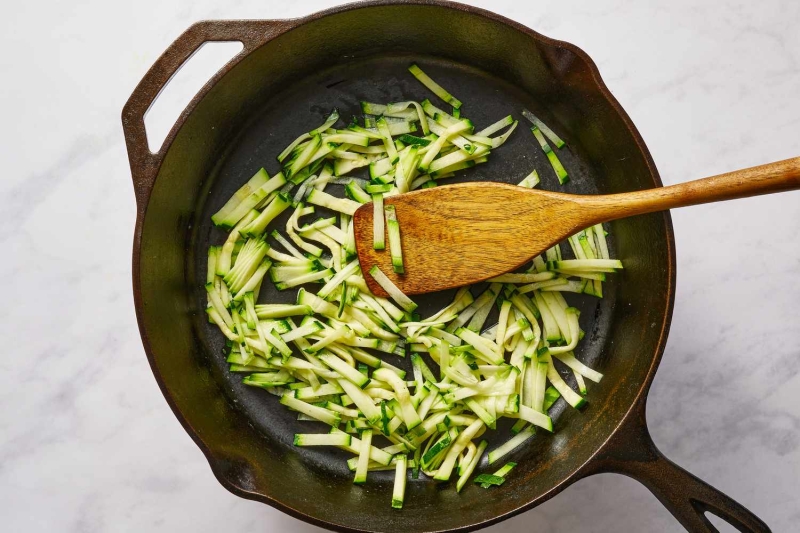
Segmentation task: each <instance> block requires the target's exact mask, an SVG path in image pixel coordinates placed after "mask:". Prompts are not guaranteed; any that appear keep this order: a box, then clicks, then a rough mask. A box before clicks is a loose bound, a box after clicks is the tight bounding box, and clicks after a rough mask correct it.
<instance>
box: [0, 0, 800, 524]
mask: <svg viewBox="0 0 800 533" xmlns="http://www.w3.org/2000/svg"><path fill="white" fill-rule="evenodd" d="M335 3H336V2H334V1H322V0H317V1H305V2H276V1H272V0H266V1H260V2H256V1H251V0H240V1H231V2H211V1H208V0H198V1H195V2H191V3H189V2H157V1H155V0H140V1H138V2H127V3H117V2H101V1H99V0H86V1H84V2H79V3H75V2H57V1H55V0H45V1H38V2H37V1H34V2H14V3H11V4H9V5H7V6H5V9H4V14H3V16H2V17H0V45H1V46H0V80H2V83H0V117H2V118H3V126H4V127H3V128H2V129H0V161H2V171H3V176H2V179H0V201H1V202H2V212H3V214H4V221H5V224H3V226H2V227H0V243H1V244H2V247H3V254H2V260H0V275H1V277H0V279H2V280H3V281H2V295H3V296H4V300H5V302H6V304H5V305H4V310H3V311H0V316H1V317H2V320H0V332H1V333H2V338H3V341H4V348H5V356H4V357H3V358H2V359H1V360H0V405H2V406H3V408H2V410H0V521H2V523H3V526H2V530H3V531H9V532H54V531H64V532H68V533H91V532H106V531H114V532H124V531H131V532H134V531H135V532H141V531H152V532H170V533H173V532H183V531H186V532H189V531H192V532H195V531H220V530H223V531H230V532H238V531H287V532H293V533H301V532H312V531H321V530H320V529H318V528H315V527H312V526H308V525H306V524H304V523H301V522H299V521H297V520H295V519H293V518H290V517H288V516H286V515H283V514H281V513H280V512H278V511H275V510H273V509H271V508H269V507H267V506H264V505H261V504H257V503H253V502H249V501H245V500H241V499H238V498H236V497H234V496H232V495H230V494H229V493H228V492H226V491H225V490H224V489H223V488H222V487H221V486H220V485H219V484H218V483H217V481H216V480H215V479H214V477H213V475H212V474H211V472H210V470H209V468H208V466H207V464H206V462H205V460H204V459H203V457H202V454H201V453H200V451H199V450H198V449H197V448H196V447H195V445H194V444H193V443H192V441H191V440H190V439H189V437H188V436H187V435H186V434H185V433H184V431H183V430H182V429H181V427H180V425H179V424H178V423H177V422H176V421H175V419H174V417H173V415H172V414H171V412H170V411H169V409H168V407H167V405H166V403H165V402H164V400H163V399H162V397H161V395H160V393H159V391H158V388H157V387H156V384H155V381H154V380H153V378H152V375H151V373H150V370H149V367H148V365H147V362H146V359H145V357H144V354H143V351H142V347H141V344H140V340H139V336H138V331H137V328H136V323H135V317H134V312H133V303H132V297H131V291H130V247H131V233H132V228H133V223H134V200H133V191H132V187H131V185H130V179H129V172H128V167H127V159H126V154H125V148H124V143H123V139H122V133H121V128H120V121H119V115H120V111H121V109H122V105H123V103H124V101H125V100H126V99H127V97H128V95H129V94H130V92H131V90H132V89H133V87H134V86H135V84H136V83H137V82H138V80H139V79H140V78H141V76H142V75H143V74H144V72H145V71H146V69H147V68H148V67H149V65H150V64H152V62H153V61H154V59H155V58H156V57H157V56H158V54H160V53H161V51H163V49H164V48H165V47H166V46H167V45H168V44H169V43H170V42H171V40H172V39H173V38H174V37H176V36H177V35H178V34H179V33H180V32H181V31H182V30H183V29H185V28H186V27H187V26H188V25H189V24H190V23H192V22H194V21H196V20H200V19H204V18H281V17H292V16H300V15H303V14H307V13H310V12H312V11H315V10H318V9H321V8H325V7H329V6H331V5H334V4H335ZM468 3H470V4H474V5H479V6H481V7H486V8H489V9H492V10H494V11H497V12H499V13H501V14H503V15H506V16H508V17H510V18H512V19H515V20H518V21H520V22H522V23H523V24H526V25H528V26H530V27H532V28H534V29H536V30H539V31H540V32H542V33H544V34H546V35H549V36H552V37H556V38H559V39H564V40H567V41H571V42H573V43H575V44H577V45H579V46H581V47H582V48H583V49H584V50H586V51H587V52H588V53H589V54H590V55H591V56H592V57H593V58H594V60H595V61H596V62H597V64H598V65H599V68H600V71H601V73H602V74H603V76H604V78H605V80H606V81H607V83H608V85H609V87H610V88H611V90H612V92H613V93H614V94H615V95H616V96H617V98H618V99H619V100H620V101H621V102H622V104H623V105H624V106H625V108H626V109H627V111H628V112H629V113H630V115H631V117H632V118H633V120H634V122H635V123H636V124H637V126H638V127H639V129H640V131H641V133H642V135H643V137H644V138H645V140H646V142H647V143H648V146H649V147H650V149H651V151H652V153H653V156H654V158H655V161H656V163H657V165H658V167H659V170H660V171H661V173H662V176H663V178H664V181H665V182H666V183H668V184H669V183H675V182H678V181H682V180H686V179H691V178H696V177H702V176H706V175H710V174H713V173H718V172H723V171H725V170H731V169H735V168H740V167H744V166H748V165H755V164H759V163H764V162H768V161H772V160H777V159H783V158H787V157H791V156H797V155H800V143H798V140H797V139H798V134H797V132H798V131H800V98H798V95H800V32H798V31H797V27H798V22H800V3H798V2H795V1H792V0H768V1H762V2H752V1H744V0H713V1H708V2H692V1H689V0H672V1H669V2H666V1H655V0H646V1H639V2H636V1H633V0H596V1H594V2H581V1H579V0H561V1H550V2H522V1H511V0H495V1H492V2H489V1H485V0H481V1H471V2H468ZM654 58H656V59H655V60H654ZM174 113H175V114H177V113H178V109H177V108H176V109H175V110H174ZM168 119H169V118H167V119H165V120H168ZM799 206H800V193H797V192H795V193H789V194H784V195H778V196H771V197H763V198H756V199H751V200H747V201H743V202H738V203H727V204H718V205H711V206H705V207H695V208H689V209H684V210H681V211H678V212H675V213H674V215H673V217H674V222H675V231H676V238H677V252H678V263H679V268H678V287H677V301H676V306H675V318H674V323H673V327H672V334H671V336H670V339H669V343H668V345H667V350H666V354H665V356H664V359H663V363H662V364H661V368H660V370H659V373H658V376H657V377H656V380H655V383H654V385H653V389H652V393H651V395H650V401H649V404H648V417H649V420H650V426H651V429H652V433H653V437H654V439H655V441H656V443H657V444H658V445H659V447H660V448H661V449H662V450H663V451H664V452H665V453H666V454H667V455H668V456H669V457H670V458H672V459H673V460H675V461H676V462H678V463H679V464H681V465H682V466H684V467H686V468H687V469H689V470H690V471H692V472H694V473H695V474H697V475H698V476H699V477H701V478H703V479H706V480H708V481H709V482H710V483H712V484H714V485H715V486H717V487H719V488H720V489H722V490H724V491H726V492H727V493H728V494H730V495H731V496H733V497H734V498H735V499H738V500H739V501H741V502H743V503H745V504H746V505H747V506H749V507H750V508H751V509H752V510H754V511H755V512H756V513H757V514H759V515H760V516H761V517H762V518H763V519H764V520H766V521H767V522H768V523H769V524H770V525H771V526H772V528H773V530H774V531H776V532H783V531H786V532H788V531H796V530H797V529H798V528H797V523H798V521H800V498H799V497H798V495H797V494H798V489H800V482H798V479H800V322H799V321H798V320H797V316H798V312H800V281H798V275H797V272H798V270H800V246H798V230H800V207H799ZM98 250H102V253H99V252H98ZM487 531H491V532H493V533H499V532H520V533H522V532H529V531H550V532H553V531H571V532H584V531H586V532H595V533H603V532H619V531H624V532H628V531H631V532H635V531H649V532H677V531H681V528H680V527H679V526H678V524H677V522H675V521H674V519H673V518H672V517H671V515H669V513H668V512H667V511H666V510H664V509H663V508H662V507H661V505H660V504H659V503H658V502H657V500H656V499H655V498H654V497H653V496H651V495H650V493H648V492H647V491H646V489H644V488H643V487H642V486H640V485H638V484H637V483H636V482H635V481H633V480H630V479H627V478H624V477H622V476H615V475H603V476H597V477H593V478H590V479H586V480H584V481H581V482H579V483H577V484H576V485H574V486H573V487H571V488H569V489H567V490H566V491H565V492H564V493H563V494H561V495H560V496H558V497H556V498H555V499H553V500H551V501H549V502H547V503H545V504H544V505H542V506H540V507H539V508H537V509H535V510H533V511H531V512H528V513H525V514H523V515H521V516H519V517H516V518H514V519H511V520H509V521H507V522H504V523H502V524H500V525H498V526H495V527H494V528H490V529H488V530H487Z"/></svg>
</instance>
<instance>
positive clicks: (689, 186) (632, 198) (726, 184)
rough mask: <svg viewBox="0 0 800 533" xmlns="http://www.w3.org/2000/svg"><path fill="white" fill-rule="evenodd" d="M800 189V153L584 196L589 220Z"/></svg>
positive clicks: (602, 219)
mask: <svg viewBox="0 0 800 533" xmlns="http://www.w3.org/2000/svg"><path fill="white" fill-rule="evenodd" d="M795 189H800V157H795V158H792V159H786V160H784V161H777V162H775V163H769V164H767V165H760V166H757V167H751V168H745V169H742V170H737V171H734V172H728V173H726V174H720V175H718V176H712V177H710V178H704V179H700V180H696V181H689V182H686V183H680V184H678V185H671V186H669V187H661V188H658V189H647V190H644V191H635V192H628V193H623V194H609V195H600V196H582V197H581V199H582V200H583V199H584V198H585V199H586V203H585V207H587V208H589V209H587V210H586V212H585V216H586V217H587V218H588V219H590V220H587V221H586V222H589V223H597V222H606V221H609V220H614V219H617V218H623V217H629V216H633V215H641V214H644V213H652V212H655V211H664V210H667V209H672V208H674V207H685V206H689V205H697V204H705V203H709V202H720V201H723V200H734V199H736V198H746V197H748V196H757V195H759V194H770V193H773V192H783V191H791V190H795Z"/></svg>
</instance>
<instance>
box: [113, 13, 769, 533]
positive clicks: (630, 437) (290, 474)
mask: <svg viewBox="0 0 800 533" xmlns="http://www.w3.org/2000/svg"><path fill="white" fill-rule="evenodd" d="M210 41H241V42H242V43H243V44H244V49H243V50H242V52H241V53H240V54H239V55H237V56H236V57H235V58H234V59H233V60H231V61H230V62H229V63H228V64H227V65H226V66H225V67H224V68H222V69H221V70H220V71H219V72H218V73H217V74H216V75H215V76H214V78H213V79H212V80H210V81H209V82H208V83H207V84H206V85H205V86H204V87H203V88H202V90H201V91H200V92H199V93H198V94H197V96H196V97H195V98H194V100H193V101H192V102H191V103H190V104H189V106H188V107H187V108H186V110H185V111H184V112H183V114H182V115H181V116H180V118H179V119H178V121H177V123H176V124H175V126H174V127H173V128H172V131H171V132H170V134H169V136H168V138H167V140H166V142H165V143H164V146H163V147H162V148H161V149H160V150H159V151H158V152H157V153H151V152H150V151H149V150H148V147H147V139H146V134H145V128H144V122H143V117H144V115H145V113H146V111H147V110H148V108H149V106H150V105H151V103H152V102H153V100H154V99H155V98H156V96H157V95H158V93H159V91H160V90H161V89H162V88H163V86H164V85H166V83H167V82H168V81H169V79H170V77H171V76H172V75H173V74H174V73H175V72H176V71H177V70H178V68H180V66H181V64H182V63H183V62H184V61H185V60H186V59H187V58H189V57H190V56H191V55H192V53H193V52H195V51H196V50H197V49H198V48H199V47H200V46H202V45H203V43H206V42H210ZM411 61H417V62H419V63H420V64H421V65H422V66H423V68H424V69H425V70H426V71H429V72H430V74H431V75H432V76H433V77H434V78H435V79H436V80H439V81H441V83H442V84H443V85H444V86H446V87H448V88H451V90H452V91H453V92H454V93H455V94H456V95H457V96H458V97H459V98H460V99H462V100H463V101H464V102H465V107H464V112H465V114H466V115H467V116H469V117H470V118H471V119H473V121H475V123H476V124H477V125H479V126H481V127H482V126H483V125H486V124H488V123H489V122H490V121H494V120H496V119H497V118H499V117H502V116H505V115H507V114H509V113H514V114H515V115H517V116H518V114H519V110H520V109H521V107H522V106H527V107H528V108H530V109H532V110H534V112H536V113H537V114H538V115H540V116H542V117H543V118H544V119H545V121H546V122H547V123H548V124H551V125H553V127H554V129H556V130H557V131H558V132H559V133H560V134H562V136H563V137H564V138H565V139H567V140H568V143H569V149H568V150H566V151H563V150H562V152H561V154H562V155H560V157H562V158H563V160H564V164H565V166H566V167H567V168H568V169H569V170H570V173H571V175H572V181H571V182H570V183H569V185H568V186H567V187H566V188H565V189H560V190H565V191H566V192H577V193H588V194H591V193H614V192H623V191H629V190H635V189H643V188H649V187H658V186H661V180H660V179H659V177H658V173H657V171H656V169H655V166H654V164H653V161H652V159H651V157H650V154H649V153H648V151H647V148H646V147H645V145H644V142H643V141H642V139H641V137H640V136H639V134H638V132H637V131H636V128H635V127H634V126H633V124H632V123H631V121H630V119H629V118H628V116H627V115H626V114H625V112H624V111H623V109H622V108H621V107H620V105H619V104H618V103H617V101H616V100H615V99H614V98H613V96H612V95H611V94H610V93H609V91H608V89H607V88H606V86H605V85H604V84H603V82H602V80H601V79H600V75H599V73H598V71H597V68H596V67H595V65H594V63H593V62H592V61H591V59H589V57H588V56H587V55H586V54H585V53H584V52H583V51H581V50H579V49H578V48H576V47H575V46H573V45H570V44H567V43H563V42H560V41H554V40H552V39H548V38H546V37H543V36H541V35H539V34H538V33H536V32H533V31H531V30H530V29H528V28H525V27H523V26H521V25H519V24H516V23H515V22H513V21H510V20H508V19H505V18H503V17H500V16H497V15H495V14H492V13H489V12H487V11H483V10H480V9H475V8H472V7H467V6H464V5H460V4H453V3H448V2H441V1H420V0H414V1H405V2H399V1H375V2H366V3H361V4H350V5H346V6H342V7H339V8H335V9H332V10H328V11H324V12H321V13H317V14H314V15H311V16H309V17H306V18H302V19H295V20H261V21H211V22H201V23H198V24H196V25H194V26H192V27H191V28H189V29H188V30H187V31H186V32H185V33H184V34H183V35H181V36H180V37H179V38H178V40H177V41H175V42H174V43H173V44H172V45H171V46H170V47H169V48H168V49H167V51H166V52H165V53H164V54H163V55H162V56H161V57H160V58H159V59H158V61H156V63H155V65H154V66H153V67H152V68H151V69H150V71H149V72H148V73H147V74H146V75H145V77H144V79H143V80H142V81H141V83H140V84H139V85H138V86H137V88H136V89H135V91H134V92H133V95H132V96H131V97H130V100H129V101H128V102H127V104H126V105H125V108H124V110H123V114H122V120H123V126H124V130H125V139H126V142H127V147H128V153H129V158H130V164H131V171H132V174H133V182H134V188H135V192H136V200H137V208H138V211H137V213H138V217H137V222H136V232H135V236H134V246H133V289H134V296H135V303H136V312H137V317H138V320H139V328H140V331H141V335H142V341H143V343H144V347H145V351H146V352H147V357H148V359H149V361H150V365H151V367H152V369H153V373H154V374H155V377H156V380H157V381H158V384H159V386H160V387H161V390H162V392H163V394H164V396H165V398H166V399H167V402H168V403H169V405H170V407H171V408H172V410H173V411H174V412H175V415H176V416H177V417H178V419H179V420H180V422H181V423H182V424H183V426H184V428H185V429H186V431H187V432H188V433H189V434H190V435H191V436H192V438H193V439H194V440H195V442H196V443H197V445H198V446H199V447H200V448H201V449H202V450H203V453H205V455H206V457H207V458H208V461H209V463H210V465H211V468H212V470H213V472H214V474H215V475H216V476H217V478H218V479H219V481H220V483H222V484H223V486H225V488H227V489H228V490H230V491H231V492H233V493H234V494H237V495H239V496H242V497H244V498H250V499H254V500H258V501H262V502H265V503H268V504H270V505H273V506H275V507H277V508H279V509H281V510H282V511H285V512H287V513H289V514H291V515H293V516H295V517H297V518H300V519H302V520H305V521H308V522H311V523H314V524H317V525H320V526H323V527H328V528H332V529H336V530H342V531H404V532H416V531H467V530H474V529H478V528H480V527H485V526H487V525H489V524H492V523H495V522H498V521H500V520H503V519H505V518H508V517H510V516H512V515H514V514H516V513H520V512H522V511H524V510H526V509H530V508H532V507H534V506H536V505H538V504H540V503H542V502H543V501H545V500H547V499H548V498H551V497H553V496H554V495H556V494H557V493H558V492H560V491H561V490H563V489H564V488H565V487H567V486H568V485H569V484H571V483H574V482H575V481H577V480H578V479H581V478H583V477H585V476H589V475H592V474H596V473H599V472H616V473H621V474H625V475H628V476H631V477H633V478H634V479H637V480H639V481H640V482H641V483H643V484H644V485H645V486H646V487H647V488H648V489H650V490H651V491H652V492H653V494H655V495H656V497H657V498H658V499H659V500H661V502H662V503H663V504H664V505H665V506H666V507H667V508H668V509H669V510H670V512H672V513H673V515H675V517H676V518H677V519H678V520H679V521H680V522H681V524H683V525H684V527H686V528H687V529H688V530H690V531H716V529H715V528H714V527H713V526H712V524H711V523H710V522H709V521H708V520H707V519H706V517H705V516H704V513H705V512H711V513H714V514H716V515H718V516H720V517H722V518H724V519H725V520H727V521H728V522H730V523H731V524H732V525H734V527H736V528H738V529H739V530H741V531H755V532H765V531H769V528H768V527H767V526H766V525H765V524H764V523H763V522H762V521H761V520H759V519H758V518H757V517H756V516H754V515H753V514H752V513H751V512H749V511H748V510H747V509H745V508H744V507H742V506H741V505H740V504H738V503H737V502H735V501H734V500H732V499H731V498H729V497H728V496H725V495H724V494H722V493H721V492H719V491H717V490H716V489H714V488H712V487H711V486H709V485H707V484H706V483H704V482H702V481H701V480H699V479H697V478H696V477H694V476H693V475H691V474H689V473H688V472H686V471H684V470H683V469H681V468H680V467H678V466H676V465H675V464H674V463H672V462H670V461H669V460H668V459H666V458H665V457H664V456H663V455H662V454H661V453H660V452H659V451H658V449H657V448H656V447H655V445H654V444H653V442H652V440H651V439H650V435H649V433H648V431H647V426H646V423H645V400H646V397H647V392H648V389H649V387H650V384H651V382H652V379H653V375H654V374H655V371H656V367H657V366H658V363H659V360H660V358H661V354H662V351H663V349H664V344H665V342H666V338H667V331H668V329H669V324H670V318H671V312H672V305H673V297H674V287H675V250H674V240H673V234H672V225H671V222H670V218H669V214H667V213H662V214H654V215H647V216H641V217H636V218H633V219H627V220H620V221H617V222H614V223H613V224H612V234H613V237H614V242H613V246H614V248H615V253H616V255H617V257H619V258H621V259H622V260H623V261H624V263H625V267H626V268H625V271H624V272H623V273H621V274H620V275H618V276H616V277H615V280H614V281H612V282H611V283H609V284H607V287H606V293H607V296H606V298H605V299H603V300H601V301H598V300H592V299H590V298H588V297H587V298H582V299H581V301H582V303H581V304H580V305H581V306H582V309H583V313H582V315H581V320H582V327H583V329H584V330H585V331H587V332H588V335H587V338H586V339H585V340H584V343H583V344H584V347H583V349H582V351H581V352H580V353H579V356H580V357H582V358H583V359H584V360H586V361H587V362H588V363H589V364H591V365H593V366H595V367H596V368H598V369H600V370H601V371H602V372H603V373H604V374H605V379H604V380H603V381H602V383H601V384H599V385H596V386H593V387H592V388H591V389H590V391H589V402H590V403H589V407H588V408H587V409H585V410H584V411H583V412H576V411H574V410H572V409H564V406H563V405H561V404H563V401H561V404H557V406H556V408H555V409H556V415H555V416H556V433H555V434H554V435H542V434H540V435H538V436H537V437H536V438H535V439H534V440H533V443H532V444H531V445H530V446H528V447H527V448H526V449H525V450H523V451H520V452H518V453H517V454H516V455H515V457H514V459H515V460H517V462H518V463H519V466H518V467H517V469H516V470H515V472H514V475H513V476H511V477H510V478H509V479H508V481H507V482H506V483H505V484H504V485H503V486H502V487H500V488H497V489H493V490H492V491H491V492H485V491H484V490H483V489H481V488H478V487H474V486H471V487H467V488H466V489H465V490H464V491H463V492H462V493H461V494H456V492H455V491H454V490H453V488H452V486H450V485H448V486H445V487H442V486H440V485H437V484H436V483H434V482H432V481H430V480H422V479H420V480H416V481H410V482H409V485H408V489H407V493H408V494H407V497H406V505H405V508H404V509H403V510H402V511H393V510H392V509H390V507H389V502H390V493H391V488H390V487H391V476H392V474H391V473H385V474H386V475H374V476H373V475H371V476H370V478H371V479H370V483H368V484H367V485H365V486H364V487H357V486H354V485H353V484H352V482H351V481H352V479H351V478H352V474H351V473H350V472H348V471H346V469H345V467H344V465H343V461H342V458H343V456H342V455H341V454H339V453H336V452H330V451H326V450H310V449H297V448H294V447H292V444H291V443H292V435H293V434H294V433H295V432H297V431H308V430H309V426H308V423H307V422H303V423H300V422H297V421H296V420H295V419H294V416H292V415H291V414H290V413H288V412H287V411H286V410H285V409H283V408H282V407H281V406H279V405H278V404H277V401H276V398H275V397H273V396H271V395H269V394H266V393H264V392H263V391H260V390H252V389H251V388H248V387H244V386H242V385H241V383H240V380H239V379H238V378H236V377H232V376H231V375H230V374H229V373H228V372H227V370H226V365H225V363H224V357H223V355H222V353H221V350H222V336H221V335H220V334H219V333H218V332H217V331H216V330H215V328H212V327H210V326H209V324H208V323H207V322H206V321H205V313H203V308H204V307H205V293H204V290H203V287H202V284H203V282H204V279H205V254H206V250H207V247H208V244H209V243H217V242H219V241H220V240H221V239H222V237H223V236H222V234H221V233H219V232H218V230H216V229H214V228H212V226H211V224H210V220H209V215H210V214H211V213H212V212H214V211H215V210H216V209H218V208H219V206H220V205H222V203H223V202H224V201H225V200H226V199H227V198H228V197H229V196H230V195H231V193H232V192H233V191H234V190H235V189H236V188H237V187H239V185H240V184H241V183H243V182H244V181H245V180H246V179H247V178H249V177H250V176H251V175H252V174H253V173H254V172H255V170H257V169H258V168H259V167H261V166H262V165H263V166H266V168H267V170H268V171H270V172H276V171H277V163H276V162H275V160H274V156H275V155H276V154H277V153H279V152H280V150H281V149H282V148H283V147H284V146H285V145H286V144H288V143H289V142H290V141H291V140H292V139H293V138H294V137H295V136H297V135H298V134H299V133H301V132H303V131H307V130H309V129H311V128H313V127H315V126H317V125H318V124H320V123H321V122H322V118H323V116H324V115H325V114H326V113H327V112H329V111H330V110H331V109H332V108H333V107H338V108H339V109H340V110H341V111H342V114H343V115H344V116H348V113H357V112H358V108H357V105H356V103H357V101H358V100H360V99H365V100H373V101H379V102H385V101H397V100H402V99H408V98H414V99H421V98H423V97H425V96H427V94H426V92H425V91H424V89H423V88H422V87H421V86H419V84H417V83H416V82H415V81H414V80H413V79H412V78H411V77H410V76H409V75H408V74H407V73H406V70H405V68H406V66H407V65H408V64H409V63H410V62H411ZM526 134H527V131H525V129H523V128H520V131H518V132H517V133H516V134H515V135H513V136H512V138H511V141H510V142H509V143H507V144H506V145H505V146H503V147H502V149H500V150H498V151H497V152H496V153H495V154H494V155H493V156H492V158H491V162H490V163H488V164H486V165H481V166H480V167H477V168H476V169H473V171H471V172H469V173H466V175H468V176H469V178H468V179H484V180H487V179H492V180H505V181H509V182H511V181H514V180H519V179H520V178H521V177H523V176H525V175H527V174H528V172H530V170H531V168H532V167H534V166H535V167H536V168H538V169H539V170H540V172H542V174H543V176H544V180H543V186H544V187H545V188H551V189H554V188H556V187H557V184H556V181H555V178H554V176H552V175H550V174H549V167H548V166H547V163H546V160H545V159H544V158H543V157H542V154H540V153H539V150H537V149H536V148H535V145H534V144H533V141H532V140H531V137H530V135H526ZM264 292H267V294H264ZM450 296H451V294H449V293H448V294H444V293H442V294H435V295H431V296H429V297H427V298H425V299H422V311H423V313H427V312H430V311H431V310H432V309H434V308H438V307H440V306H441V305H443V304H444V303H445V301H449V298H450ZM289 298H291V295H287V294H282V293H281V294H277V293H275V292H274V290H273V291H272V292H269V291H262V300H277V301H286V300H287V299H289ZM394 363H395V364H403V362H402V361H394ZM498 433H500V434H503V433H505V434H506V435H507V433H506V432H504V431H502V430H501V431H499V432H498ZM481 469H482V470H483V471H485V469H486V467H485V465H484V466H483V467H482V468H481ZM610 511H611V510H609V512H610Z"/></svg>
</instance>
